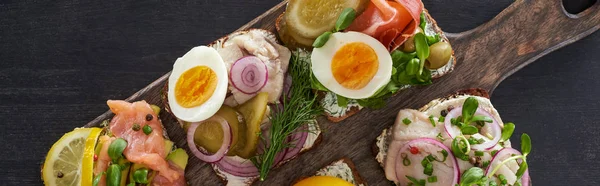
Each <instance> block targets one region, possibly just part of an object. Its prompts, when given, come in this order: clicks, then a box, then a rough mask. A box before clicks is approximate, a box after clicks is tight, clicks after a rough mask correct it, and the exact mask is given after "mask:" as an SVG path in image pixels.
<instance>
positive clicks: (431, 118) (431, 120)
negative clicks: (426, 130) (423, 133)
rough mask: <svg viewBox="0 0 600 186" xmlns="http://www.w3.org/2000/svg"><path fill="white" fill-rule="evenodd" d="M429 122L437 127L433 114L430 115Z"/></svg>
mask: <svg viewBox="0 0 600 186" xmlns="http://www.w3.org/2000/svg"><path fill="white" fill-rule="evenodd" d="M429 122H431V125H433V127H435V120H434V119H433V115H431V116H429Z"/></svg>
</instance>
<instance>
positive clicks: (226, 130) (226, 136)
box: [187, 115, 232, 163]
mask: <svg viewBox="0 0 600 186" xmlns="http://www.w3.org/2000/svg"><path fill="white" fill-rule="evenodd" d="M207 121H213V122H218V123H219V124H221V128H222V129H223V144H222V145H221V148H219V150H218V151H217V152H216V153H214V154H212V155H208V154H206V153H204V152H201V151H200V150H198V147H196V143H195V142H194V134H195V133H196V129H197V128H198V126H199V125H201V124H203V123H205V122H207ZM231 138H232V134H231V128H230V127H229V123H227V120H225V119H224V118H222V117H220V116H217V115H214V116H213V117H210V118H208V119H207V120H204V121H202V122H194V123H191V124H190V127H189V128H188V131H187V143H188V147H189V148H190V151H192V153H193V154H194V156H196V157H197V158H198V159H200V160H202V161H205V162H209V163H213V162H216V161H219V160H221V158H223V156H225V154H226V153H227V151H228V150H229V146H231V141H232V140H231Z"/></svg>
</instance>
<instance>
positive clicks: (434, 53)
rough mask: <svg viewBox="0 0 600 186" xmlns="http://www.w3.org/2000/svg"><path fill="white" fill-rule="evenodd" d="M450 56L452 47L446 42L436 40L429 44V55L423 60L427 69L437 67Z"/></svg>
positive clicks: (444, 63) (444, 62)
mask: <svg viewBox="0 0 600 186" xmlns="http://www.w3.org/2000/svg"><path fill="white" fill-rule="evenodd" d="M451 56H452V47H451V46H450V44H448V43H446V42H437V43H435V44H433V45H431V46H429V57H428V58H427V61H426V62H425V67H427V68H428V69H438V68H441V67H443V66H444V65H446V64H447V63H448V61H450V57H451Z"/></svg>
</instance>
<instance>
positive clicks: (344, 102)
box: [335, 94, 348, 108]
mask: <svg viewBox="0 0 600 186" xmlns="http://www.w3.org/2000/svg"><path fill="white" fill-rule="evenodd" d="M335 96H336V98H337V105H338V106H340V107H342V108H346V107H347V106H348V98H346V97H344V96H340V95H337V94H336V95H335Z"/></svg>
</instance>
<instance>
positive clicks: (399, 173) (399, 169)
mask: <svg viewBox="0 0 600 186" xmlns="http://www.w3.org/2000/svg"><path fill="white" fill-rule="evenodd" d="M418 143H426V144H428V145H434V146H437V147H439V148H441V149H444V150H446V152H448V156H447V157H446V161H452V162H451V163H452V164H453V165H454V167H453V168H454V171H453V175H452V179H451V180H452V182H451V183H448V185H454V184H457V183H458V179H459V178H460V168H459V167H458V161H457V160H456V157H454V155H453V154H452V151H451V150H450V149H449V148H448V147H446V146H445V145H444V144H442V143H441V142H439V141H437V140H435V139H433V138H417V139H414V140H411V141H409V142H408V143H406V144H405V145H404V146H402V148H400V150H398V155H397V156H396V161H395V162H396V165H395V167H396V179H397V180H398V181H400V180H404V179H405V178H406V177H405V176H406V175H410V174H406V173H404V169H403V167H404V165H403V159H402V156H401V154H402V153H403V152H404V153H406V154H407V155H412V153H410V149H409V148H410V147H412V146H415V145H416V144H418ZM419 150H421V152H424V151H422V150H424V149H419ZM432 153H438V152H437V151H436V152H431V153H430V154H432ZM427 155H428V154H427ZM427 155H423V157H425V156H427ZM412 163H413V164H414V163H416V164H418V166H421V164H420V161H419V162H412ZM445 176H446V175H437V177H438V182H442V181H444V178H445ZM407 184H408V183H400V185H407Z"/></svg>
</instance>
